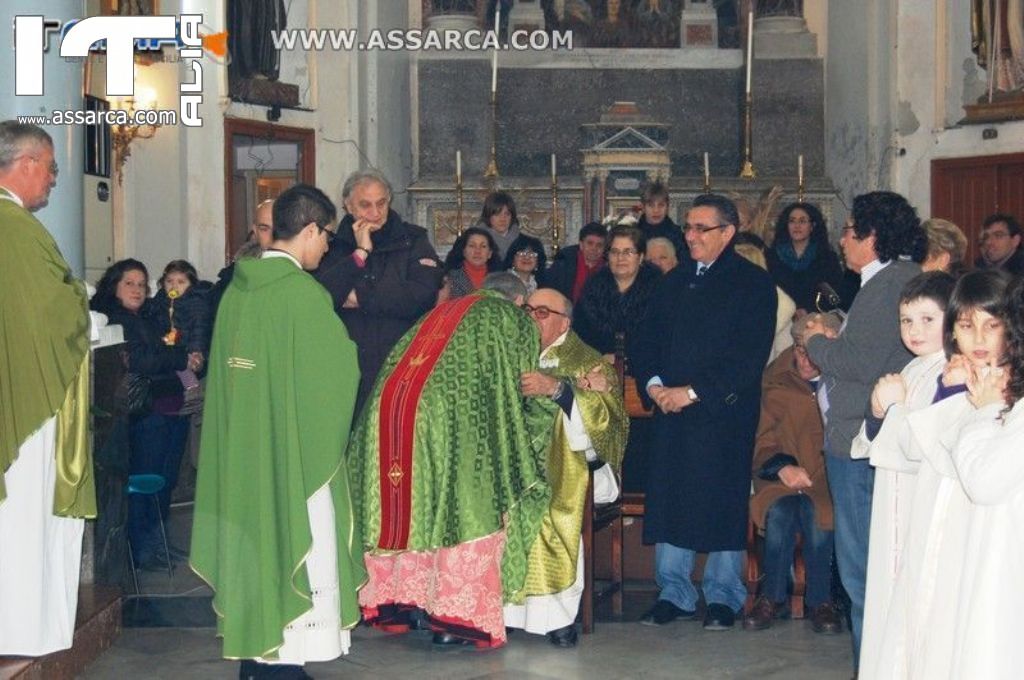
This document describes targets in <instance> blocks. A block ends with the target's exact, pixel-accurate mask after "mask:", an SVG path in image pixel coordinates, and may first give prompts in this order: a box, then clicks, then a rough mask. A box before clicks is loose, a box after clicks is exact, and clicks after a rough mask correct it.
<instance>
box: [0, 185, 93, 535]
mask: <svg viewBox="0 0 1024 680" xmlns="http://www.w3.org/2000/svg"><path fill="white" fill-rule="evenodd" d="M0 195H2V196H3V197H2V198H0V228H2V229H3V246H2V247H0V289H2V290H0V502H3V499H4V498H6V497H7V491H6V487H5V485H4V477H3V475H4V473H5V472H6V471H7V468H9V467H10V466H11V464H12V463H13V462H14V460H15V459H16V458H17V457H18V448H19V447H20V446H21V444H23V443H24V442H25V440H26V439H28V437H29V436H30V435H31V434H32V433H33V432H35V431H36V430H38V429H39V427H40V426H41V425H42V424H43V423H44V422H46V420H47V419H48V418H50V417H51V416H53V415H55V414H56V415H57V442H56V446H57V480H56V488H55V494H54V501H53V504H54V508H53V511H54V514H55V515H60V516H63V517H95V516H96V491H95V487H94V484H93V476H92V475H93V470H92V452H91V449H90V446H91V437H90V435H89V301H88V298H87V297H86V294H85V287H84V286H83V285H82V284H81V282H79V281H78V280H76V279H75V278H74V276H73V275H72V273H71V268H70V267H69V266H68V264H67V262H65V261H64V258H63V257H62V256H61V254H60V251H59V250H58V249H57V244H56V242H55V241H54V240H53V237H52V236H50V233H49V232H48V231H46V228H45V227H43V225H42V224H41V223H40V222H39V220H37V219H36V218H35V217H34V216H33V215H32V213H30V212H29V211H28V210H25V209H24V208H22V207H21V206H19V205H18V204H17V203H15V202H13V201H11V200H10V199H9V198H8V197H9V194H8V193H7V192H6V191H5V190H4V189H2V188H0ZM0 549H3V548H0Z"/></svg>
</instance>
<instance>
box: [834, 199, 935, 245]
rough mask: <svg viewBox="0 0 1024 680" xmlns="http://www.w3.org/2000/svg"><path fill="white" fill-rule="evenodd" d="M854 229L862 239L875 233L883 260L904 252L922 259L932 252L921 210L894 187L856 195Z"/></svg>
mask: <svg viewBox="0 0 1024 680" xmlns="http://www.w3.org/2000/svg"><path fill="white" fill-rule="evenodd" d="M852 217H853V232H854V234H856V236H857V238H858V239H865V238H867V237H868V236H871V234H874V235H875V253H876V254H877V255H878V259H879V260H881V261H882V262H890V261H892V260H895V259H897V258H899V257H900V256H903V257H909V258H910V259H911V260H913V261H914V262H921V261H923V260H924V258H925V255H927V253H928V237H927V235H926V234H925V232H924V229H922V228H921V220H920V218H919V217H918V216H917V211H916V210H914V207H913V206H912V205H910V203H908V202H907V199H905V198H903V196H901V195H899V194H897V193H895V192H892V191H872V192H870V193H867V194H861V195H860V196H857V197H856V198H854V199H853V215H852Z"/></svg>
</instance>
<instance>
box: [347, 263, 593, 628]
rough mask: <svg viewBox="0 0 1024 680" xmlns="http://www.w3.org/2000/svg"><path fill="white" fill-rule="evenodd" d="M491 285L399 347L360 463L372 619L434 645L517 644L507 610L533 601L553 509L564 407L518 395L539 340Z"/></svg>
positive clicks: (353, 464) (357, 473)
mask: <svg viewBox="0 0 1024 680" xmlns="http://www.w3.org/2000/svg"><path fill="white" fill-rule="evenodd" d="M492 277H493V278H492ZM492 277H488V279H487V281H486V282H485V288H484V289H482V290H480V291H477V292H475V293H473V294H471V295H466V296H463V297H461V298H458V299H456V300H451V301H448V302H444V303H442V304H440V305H438V306H437V307H435V308H434V310H433V311H431V312H430V313H428V314H427V315H426V316H425V317H424V318H423V319H422V320H421V321H420V322H419V323H418V324H417V325H416V326H414V327H413V328H412V329H411V330H410V331H409V332H408V333H406V334H405V336H404V337H403V338H402V339H401V340H399V341H398V344H397V345H396V346H395V348H394V349H393V350H392V351H391V354H390V355H389V356H388V358H387V359H386V360H385V362H384V366H383V368H382V369H381V373H380V377H379V379H378V380H377V384H376V385H375V386H374V389H373V392H372V393H371V395H370V398H369V400H368V401H367V402H366V407H365V408H363V409H362V411H361V412H360V415H359V419H358V423H357V424H356V428H355V431H354V432H353V442H352V446H351V449H350V451H349V460H348V463H349V473H350V478H351V480H352V493H353V500H354V505H355V512H356V518H357V530H358V531H360V532H361V533H362V535H363V537H364V546H363V547H364V550H365V551H366V554H365V560H366V567H367V571H368V572H369V581H368V582H367V584H366V586H365V587H364V588H363V589H362V590H361V591H360V593H359V603H360V605H362V607H363V613H364V617H365V618H366V620H367V621H368V622H369V623H370V624H371V625H373V626H375V627H377V628H380V629H383V630H387V631H390V632H398V631H402V630H407V629H408V628H409V626H410V624H416V623H417V622H419V621H422V620H425V621H426V624H427V625H428V626H429V627H430V628H431V629H432V630H433V631H434V633H435V634H434V644H435V645H459V644H475V645H476V646H477V647H480V648H492V647H499V646H501V645H503V644H504V643H505V639H506V637H505V621H504V619H503V617H502V606H503V604H504V603H505V602H506V601H509V600H513V599H515V597H516V595H517V594H518V593H519V592H520V591H521V590H522V589H523V586H524V582H525V580H526V571H527V569H526V567H527V557H528V552H529V549H530V545H531V544H532V542H533V539H534V538H535V537H536V536H537V533H538V531H539V530H540V526H541V523H542V520H543V518H544V516H545V514H546V513H547V511H548V504H549V501H550V498H551V488H550V486H549V485H548V481H547V476H546V465H547V451H548V447H549V446H550V443H551V431H552V426H553V425H554V422H555V415H556V411H557V409H558V407H557V405H556V404H555V403H554V402H553V401H551V400H550V399H547V398H544V399H533V398H524V397H523V395H522V394H521V393H520V391H519V380H520V376H521V375H522V374H523V373H527V372H530V371H535V370H536V369H537V357H538V356H539V355H540V334H539V333H538V331H537V327H536V325H535V324H534V323H533V322H532V321H531V320H530V317H528V316H527V315H526V314H524V313H523V311H522V310H521V309H519V307H517V306H516V304H514V302H513V299H514V297H515V296H514V295H508V298H506V297H502V296H501V295H499V294H498V293H496V292H494V291H493V290H490V289H489V288H490V285H491V284H492V283H493V282H495V281H497V280H498V279H499V278H500V277H498V276H496V275H492ZM512 278H513V279H515V278H516V277H515V275H514V274H513V275H512ZM517 283H518V286H519V288H520V292H519V296H522V293H523V291H522V283H521V281H520V282H517ZM577 534H578V531H577ZM418 610H422V612H425V617H423V616H421V612H420V611H418Z"/></svg>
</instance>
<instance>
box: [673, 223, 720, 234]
mask: <svg viewBox="0 0 1024 680" xmlns="http://www.w3.org/2000/svg"><path fill="white" fill-rule="evenodd" d="M728 226H729V225H728V224H684V225H683V233H684V234H688V233H690V232H691V231H696V232H698V233H700V234H706V233H708V232H709V231H714V230H715V229H724V228H726V227H728Z"/></svg>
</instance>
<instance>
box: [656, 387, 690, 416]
mask: <svg viewBox="0 0 1024 680" xmlns="http://www.w3.org/2000/svg"><path fill="white" fill-rule="evenodd" d="M647 394H649V395H650V396H651V399H653V400H654V403H655V404H656V405H657V406H658V408H660V409H661V410H662V412H663V413H679V412H680V411H682V410H683V409H684V408H686V407H687V406H689V405H690V404H692V403H694V401H693V400H692V399H690V387H689V386H688V385H684V386H682V387H665V386H664V385H652V386H651V387H649V388H647Z"/></svg>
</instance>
